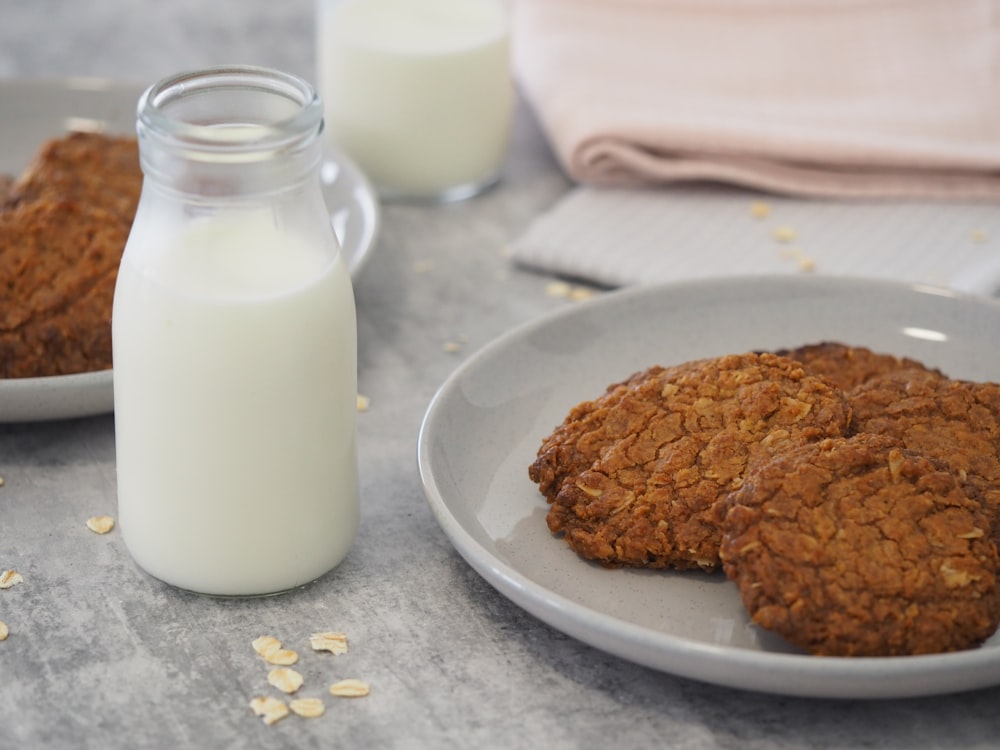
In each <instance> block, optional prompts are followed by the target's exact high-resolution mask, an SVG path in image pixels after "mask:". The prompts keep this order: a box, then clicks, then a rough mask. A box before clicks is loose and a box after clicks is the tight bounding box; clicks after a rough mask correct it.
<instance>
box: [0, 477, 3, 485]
mask: <svg viewBox="0 0 1000 750" xmlns="http://www.w3.org/2000/svg"><path fill="white" fill-rule="evenodd" d="M0 487H3V477H0Z"/></svg>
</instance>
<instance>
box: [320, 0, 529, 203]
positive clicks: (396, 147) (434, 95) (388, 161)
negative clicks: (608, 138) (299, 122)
mask: <svg viewBox="0 0 1000 750" xmlns="http://www.w3.org/2000/svg"><path fill="white" fill-rule="evenodd" d="M509 36H510V33H509V28H508V21H507V15H506V9H505V6H504V4H503V2H502V0H317V6H316V45H317V71H316V75H317V79H318V81H319V85H320V91H321V93H322V96H323V100H324V102H325V103H326V122H327V138H328V139H329V140H330V142H331V143H332V144H333V146H334V147H335V148H337V149H340V150H343V151H344V152H346V153H347V154H348V155H350V156H351V157H352V158H353V159H354V160H355V161H356V162H357V163H358V165H359V166H360V167H361V168H362V170H363V171H364V172H365V174H366V175H367V176H368V178H369V179H370V180H371V181H372V183H373V184H374V185H375V187H376V188H377V189H378V191H379V194H380V195H381V196H382V197H383V198H388V199H417V200H422V201H441V202H444V201H452V200H461V199H463V198H468V197H471V196H473V195H476V194H478V193H480V192H482V191H483V190H485V189H486V188H488V187H490V186H491V185H492V184H494V183H495V182H496V181H497V179H498V178H499V174H500V170H501V166H502V163H503V159H504V156H505V154H506V151H507V146H508V141H509V138H510V129H511V119H512V113H513V106H514V86H513V82H512V80H511V74H510V49H509V46H510V40H509Z"/></svg>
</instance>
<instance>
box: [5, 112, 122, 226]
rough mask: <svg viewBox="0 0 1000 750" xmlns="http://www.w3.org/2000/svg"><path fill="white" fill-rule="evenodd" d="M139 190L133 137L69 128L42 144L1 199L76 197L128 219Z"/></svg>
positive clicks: (23, 200) (58, 198)
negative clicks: (65, 132) (78, 130)
mask: <svg viewBox="0 0 1000 750" xmlns="http://www.w3.org/2000/svg"><path fill="white" fill-rule="evenodd" d="M141 191H142V171H141V170H140V168H139V146H138V143H137V141H136V139H135V137H134V136H120V135H107V134H104V133H82V132H72V133H67V134H66V135H64V136H61V137H59V138H52V139H50V140H48V141H46V142H45V143H43V144H42V146H41V147H40V148H39V150H38V153H37V154H36V155H35V157H34V158H33V159H32V161H31V164H29V165H28V167H27V169H25V170H24V172H22V173H21V174H20V175H18V178H17V179H16V180H15V181H14V184H13V186H11V188H10V190H9V193H8V196H7V202H8V203H9V204H11V205H17V204H21V203H27V202H31V201H38V200H56V201H64V200H72V201H79V202H81V203H84V204H86V205H88V206H96V207H98V208H103V209H104V210H106V211H110V212H112V213H114V214H116V215H117V216H119V217H121V218H122V219H125V220H126V221H128V222H129V224H131V223H132V218H133V217H134V216H135V210H136V207H137V206H138V204H139V193H140V192H141Z"/></svg>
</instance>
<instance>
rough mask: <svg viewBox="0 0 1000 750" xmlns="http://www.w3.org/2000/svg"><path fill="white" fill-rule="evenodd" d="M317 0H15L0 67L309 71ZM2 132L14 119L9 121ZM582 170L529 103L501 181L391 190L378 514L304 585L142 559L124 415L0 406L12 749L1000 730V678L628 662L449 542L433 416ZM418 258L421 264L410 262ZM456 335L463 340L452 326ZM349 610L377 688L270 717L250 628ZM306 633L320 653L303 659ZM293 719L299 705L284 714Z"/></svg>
mask: <svg viewBox="0 0 1000 750" xmlns="http://www.w3.org/2000/svg"><path fill="white" fill-rule="evenodd" d="M312 17H313V7H312V5H311V3H310V2H308V0H283V1H282V2H274V1H273V0H269V1H267V2H265V1H264V0H216V2H210V3H206V2H201V1H200V0H174V1H172V2H153V1H152V0H142V1H134V2H133V1H129V0H89V2H86V3H83V2H70V0H63V1H57V0H0V77H6V78H15V77H16V78H21V77H29V76H67V75H92V76H102V77H110V78H116V79H122V80H139V81H149V82H151V81H153V80H155V79H157V78H159V77H161V76H163V75H166V74H169V73H172V72H175V71H176V70H179V69H185V68H192V67H199V66H203V65H209V64H215V63H223V62H245V63H256V64H263V65H271V66H276V67H280V68H284V69H286V70H288V71H290V72H294V73H297V74H300V75H303V76H305V77H307V78H311V77H312V60H313V49H314V43H313V37H312V34H313V32H312ZM0 148H2V144H0ZM567 187H568V185H567V183H566V181H565V179H564V178H563V176H562V175H561V173H560V172H559V170H558V169H557V167H556V165H555V164H554V162H553V160H552V157H551V155H550V153H549V151H548V149H547V147H546V145H545V142H544V139H543V138H542V136H541V133H540V132H539V131H538V128H537V125H536V123H535V122H534V121H533V119H532V118H531V115H530V112H528V111H526V110H525V109H524V108H523V107H522V109H521V111H520V112H519V118H518V122H517V132H516V138H515V143H514V146H513V149H512V151H511V154H510V157H509V159H508V162H507V165H506V169H505V173H504V178H503V182H502V184H501V186H500V187H499V188H498V189H497V190H495V191H493V192H490V193H489V194H487V195H484V196H482V197H480V198H478V199H476V200H472V201H469V202H467V203H462V204H458V205H454V206H447V207H437V208H435V207H415V206H388V207H386V208H385V211H384V216H383V218H384V225H383V230H382V234H381V238H380V241H379V244H378V247H377V250H376V252H375V254H374V256H373V258H372V260H371V262H370V264H369V265H368V267H367V268H366V269H365V272H364V274H363V276H362V278H361V279H360V280H359V281H358V282H357V284H356V294H357V306H358V313H359V339H360V352H359V354H360V373H359V376H360V390H361V392H362V393H364V394H365V395H367V396H368V397H370V399H371V408H370V410H369V411H368V412H366V413H364V414H361V415H360V422H359V430H360V435H359V439H360V446H359V447H360V468H361V477H362V503H363V513H362V526H361V532H360V535H359V537H358V540H357V543H356V544H355V546H354V548H353V550H352V552H351V553H350V554H349V556H348V557H347V559H346V561H345V562H344V563H343V564H342V565H341V566H340V567H339V568H338V569H337V570H336V571H335V572H334V573H333V574H331V575H329V576H327V577H325V578H324V579H322V580H320V581H319V582H317V583H316V584H314V585H312V586H309V587H307V588H304V589H302V590H299V591H296V592H294V593H291V594H287V595H283V596H279V597H273V598H265V599H258V600H231V601H227V600H216V599H210V598H203V597H198V596H193V595H188V594H184V593H180V592H178V591H175V590H172V589H170V588H168V587H166V586H163V585H161V584H159V583H157V582H155V581H153V580H151V579H149V578H148V577H146V576H145V575H144V574H143V573H142V572H140V571H139V570H138V569H137V568H136V567H135V565H134V564H133V563H132V562H131V559H130V558H129V556H128V553H127V551H126V550H125V548H124V545H123V544H122V542H121V538H120V535H118V534H117V533H116V532H112V533H111V534H109V535H108V536H105V537H97V536H95V535H93V534H92V533H91V532H89V531H88V530H87V529H86V528H85V527H84V525H83V522H84V520H85V519H86V518H87V517H88V516H91V515H94V514H97V513H110V514H114V512H115V482H114V423H113V419H112V417H111V416H101V417H95V418H89V419H80V420H71V421H63V422H53V423H37V424H22V425H0V476H2V477H3V478H4V480H5V484H4V486H3V487H0V569H4V568H9V567H16V568H17V569H18V570H19V571H21V572H22V574H23V575H24V577H25V583H24V584H22V585H20V586H17V587H15V588H13V589H10V590H7V591H0V620H4V621H6V622H7V623H8V624H9V625H10V627H11V631H12V632H11V635H10V637H9V638H8V640H7V641H5V642H2V643H0V748H3V749H4V750H6V749H8V748H9V749H11V750H13V749H14V748H64V747H65V748H147V747H149V748H161V747H162V748H278V747H293V748H320V747H323V748H327V747H329V748H332V747H339V748H424V747H433V748H475V747H490V748H494V747H495V748H532V747H545V748H550V749H551V750H559V749H561V748H576V747H580V748H589V747H616V748H632V747H636V748H638V747H671V748H684V749H685V750H700V749H701V748H740V749H741V750H781V749H785V748H863V747H870V748H874V747H878V748H883V749H884V750H896V749H898V750H904V749H905V750H915V749H918V748H963V749H965V750H968V749H972V748H988V747H997V745H998V742H1000V739H998V738H1000V718H998V714H997V710H996V705H997V703H998V702H1000V689H992V690H983V691H978V692H973V693H968V694H962V695H953V696H942V697H935V698H927V699H918V700H894V701H885V702H878V701H876V702H855V701H822V700H805V699H796V698H791V697H776V696H769V695H760V694H753V693H745V692H740V691H736V690H729V689H723V688H718V687H713V686H710V685H706V684H701V683H698V682H693V681H690V680H686V679H680V678H676V677H673V676H670V675H667V674H662V673H659V672H656V671H652V670H650V669H646V668H644V667H642V666H638V665H635V664H631V663H629V662H626V661H622V660H620V659H617V658H615V657H612V656H609V655H607V654H605V653H603V652H601V651H598V650H595V649H593V648H590V647H588V646H585V645H583V644H581V643H579V642H577V641H575V640H574V639H572V638H570V637H568V636H566V635H563V634H562V633H560V632H558V631H556V630H553V629H551V628H549V627H548V626H546V625H545V624H543V623H541V622H539V621H538V620H536V619H535V618H533V617H532V616H530V615H528V614H527V613H525V612H524V611H522V610H520V609H519V608H517V607H516V606H514V605H513V604H511V603H510V602H509V601H508V600H506V599H505V598H503V597H502V596H500V595H499V594H497V593H496V592H495V591H494V590H493V589H492V588H491V587H490V586H489V585H488V584H487V583H486V582H485V581H484V580H483V579H482V578H480V577H479V576H478V575H477V574H476V573H475V572H474V571H472V569H471V568H470V567H469V566H468V565H466V564H465V562H464V561H463V560H462V559H461V558H460V557H459V555H458V554H457V553H456V552H455V551H454V549H453V548H452V547H451V545H450V544H449V542H448V539H447V538H446V537H445V535H444V533H443V532H442V531H441V529H440V528H439V527H438V525H437V523H436V522H435V520H434V518H433V517H432V515H431V512H430V510H429V508H428V506H427V504H426V502H425V500H424V497H423V494H422V491H421V487H420V481H419V476H418V473H417V468H416V439H417V432H418V428H419V425H420V420H421V417H422V416H423V413H424V410H425V408H426V406H427V404H428V401H429V400H430V398H431V397H432V395H433V393H434V391H435V390H436V388H437V387H438V386H439V385H440V383H441V382H442V381H443V380H444V379H445V378H446V377H447V376H448V375H449V373H451V372H452V370H453V369H454V368H455V367H456V366H457V365H458V364H460V363H461V362H462V360H463V359H464V358H465V357H467V356H469V355H470V354H471V353H472V352H474V351H475V350H476V349H477V348H479V347H480V346H482V345H484V344H486V343H487V342H489V341H490V340H491V339H493V338H494V337H495V336H497V335H499V334H501V333H502V332H504V331H506V330H508V329H509V328H511V327H512V326H514V325H517V324H520V323H523V322H525V321H528V320H531V319H533V318H536V317H537V316H539V315H542V314H544V313H546V312H549V311H551V310H555V309H557V308H560V307H563V306H565V305H568V304H572V303H569V302H567V301H565V300H561V299H556V298H553V297H550V296H548V295H547V294H546V292H545V287H546V284H547V282H548V281H549V280H548V279H546V278H544V277H540V276H537V275H533V274H529V273H526V272H523V271H520V270H518V269H515V268H512V267H511V266H510V265H509V263H508V262H507V260H506V259H505V258H504V256H503V253H502V248H503V247H504V244H505V243H506V242H508V241H509V240H510V239H512V238H513V237H515V236H517V234H518V233H520V232H521V231H522V230H523V229H524V227H525V226H526V225H527V222H528V221H529V220H530V219H531V217H532V216H534V215H535V214H537V213H538V212H540V211H543V210H544V209H545V208H546V207H547V206H549V205H551V203H552V202H553V201H554V200H555V199H556V198H557V197H558V196H559V195H560V194H561V193H562V192H564V191H565V190H566V189H567ZM418 268H419V269H422V270H423V272H421V273H417V269H418ZM459 337H462V340H464V341H465V344H464V346H463V348H462V349H461V350H460V351H459V352H455V353H449V352H446V351H445V350H444V344H445V342H447V341H451V340H456V339H458V338H459ZM327 628H333V629H342V630H344V631H346V632H347V633H348V635H349V637H350V643H351V651H350V653H349V654H348V655H346V656H343V657H339V660H338V661H335V662H334V661H330V660H327V661H322V660H318V659H314V658H312V657H311V655H310V654H308V653H304V658H303V662H302V664H301V665H300V667H301V671H302V672H303V673H304V674H305V676H306V679H307V681H311V682H310V683H309V684H313V685H315V684H319V683H322V682H324V681H326V680H331V681H332V679H333V678H336V677H340V676H344V677H347V676H355V677H361V678H364V679H367V680H369V681H370V682H371V683H372V685H373V692H372V694H371V696H369V697H368V698H367V699H364V700H360V701H341V702H333V701H329V700H328V701H327V703H328V711H327V714H326V715H325V716H324V717H322V718H320V719H317V720H313V721H303V720H286V721H284V722H282V723H280V724H278V725H276V726H273V727H266V726H264V725H263V724H262V723H261V722H260V720H259V719H256V718H255V717H254V716H253V715H252V714H251V713H250V711H249V709H248V708H247V701H248V700H249V698H250V697H252V696H253V695H255V694H257V693H259V692H261V691H262V689H263V688H264V686H265V670H264V669H263V667H262V664H261V662H260V660H259V658H258V657H256V656H255V655H254V654H253V652H252V651H251V650H250V647H249V644H250V641H251V640H252V639H253V638H255V637H257V636H258V635H261V634H263V633H273V634H275V635H278V636H280V637H281V638H283V639H284V640H285V641H286V642H287V643H289V644H291V645H293V646H297V647H298V648H299V650H300V651H304V652H305V651H307V649H305V647H304V646H305V639H306V638H307V637H308V634H309V633H311V632H313V631H314V630H316V629H327ZM306 657H308V658H306ZM292 718H293V719H294V718H295V717H292Z"/></svg>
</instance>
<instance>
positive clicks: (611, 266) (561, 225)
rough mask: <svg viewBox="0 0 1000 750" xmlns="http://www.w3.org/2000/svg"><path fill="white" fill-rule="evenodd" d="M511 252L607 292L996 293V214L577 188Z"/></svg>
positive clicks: (981, 208)
mask: <svg viewBox="0 0 1000 750" xmlns="http://www.w3.org/2000/svg"><path fill="white" fill-rule="evenodd" d="M509 252H510V257H511V259H512V260H513V261H514V262H516V263H518V264H521V265H523V266H525V267H528V268H532V269H535V270H538V271H543V272H546V273H551V274H555V275H559V276H564V277H568V278H572V279H577V280H582V281H588V282H592V283H595V284H599V285H604V286H610V287H617V286H629V285H635V284H650V283H657V282H668V281H686V280H691V279H700V278H707V277H713V276H733V275H737V276H740V275H743V276H751V275H756V274H805V273H810V274H828V275H838V276H860V277H869V278H885V279H896V280H900V281H905V282H911V283H920V284H929V285H933V286H943V287H951V288H954V289H958V290H962V291H971V292H975V293H980V294H997V293H998V291H1000V206H997V205H995V204H987V203H945V202H914V201H871V202H867V201H866V202H850V201H830V200H822V201H820V200H809V199H799V198H785V197H772V196H762V195H758V194H755V193H748V192H744V191H739V190H733V189H727V188H710V187H705V188H684V189H681V188H677V189H673V188H668V189H657V190H641V189H639V190H632V189H614V188H592V187H578V188H576V189H574V190H572V191H571V192H569V193H568V194H566V196H564V197H563V198H562V199H561V200H560V201H559V202H558V203H557V204H556V205H554V206H553V207H552V208H551V209H550V210H549V211H547V212H546V213H544V214H542V215H540V216H538V217H537V218H536V219H535V220H534V221H533V222H532V223H531V224H530V225H529V226H528V227H527V229H526V230H525V231H524V233H523V234H522V235H521V236H519V237H518V238H516V239H515V240H514V241H513V243H512V244H511V245H510V247H509Z"/></svg>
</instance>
